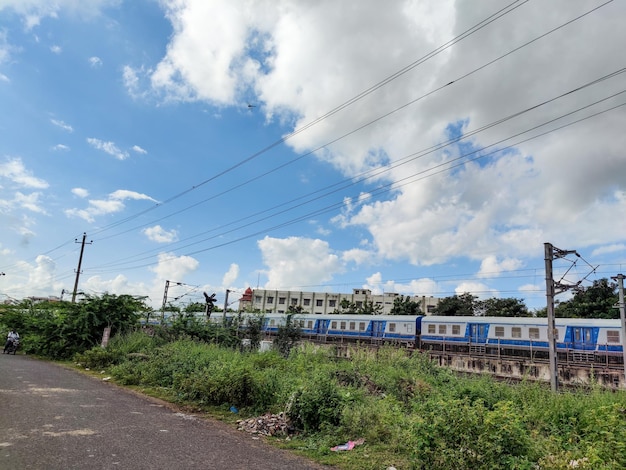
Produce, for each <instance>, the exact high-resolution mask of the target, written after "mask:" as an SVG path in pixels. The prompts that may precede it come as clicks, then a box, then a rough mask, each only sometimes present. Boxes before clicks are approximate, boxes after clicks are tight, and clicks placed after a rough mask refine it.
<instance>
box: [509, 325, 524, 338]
mask: <svg viewBox="0 0 626 470" xmlns="http://www.w3.org/2000/svg"><path fill="white" fill-rule="evenodd" d="M511 336H512V337H513V338H521V337H522V329H521V328H520V327H519V326H514V327H513V328H511Z"/></svg>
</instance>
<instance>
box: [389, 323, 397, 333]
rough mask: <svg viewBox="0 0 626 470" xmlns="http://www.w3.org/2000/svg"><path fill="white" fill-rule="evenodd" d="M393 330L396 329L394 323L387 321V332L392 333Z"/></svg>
mask: <svg viewBox="0 0 626 470" xmlns="http://www.w3.org/2000/svg"><path fill="white" fill-rule="evenodd" d="M394 331H396V324H395V323H389V332H390V333H393V332H394Z"/></svg>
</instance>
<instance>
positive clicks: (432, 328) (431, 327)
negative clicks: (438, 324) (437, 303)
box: [428, 325, 437, 335]
mask: <svg viewBox="0 0 626 470" xmlns="http://www.w3.org/2000/svg"><path fill="white" fill-rule="evenodd" d="M436 332H437V330H436V329H435V325H428V334H429V335H434V334H435V333H436Z"/></svg>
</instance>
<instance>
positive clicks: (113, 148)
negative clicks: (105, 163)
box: [87, 137, 130, 160]
mask: <svg viewBox="0 0 626 470" xmlns="http://www.w3.org/2000/svg"><path fill="white" fill-rule="evenodd" d="M87 143H89V145H91V146H92V147H93V148H95V149H98V150H102V151H103V152H105V153H108V154H109V155H111V156H113V157H115V158H117V159H118V160H126V159H127V158H128V157H129V156H130V155H129V154H128V152H126V151H123V150H120V149H119V148H118V147H117V145H115V143H113V142H106V141H104V140H100V139H95V138H93V137H89V138H87Z"/></svg>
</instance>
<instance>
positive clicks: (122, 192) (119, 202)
mask: <svg viewBox="0 0 626 470" xmlns="http://www.w3.org/2000/svg"><path fill="white" fill-rule="evenodd" d="M77 189H78V193H76V192H75V191H76V189H74V190H73V191H72V192H74V194H76V195H80V194H84V193H83V192H82V191H85V193H86V190H81V189H80V188H77ZM127 199H131V200H145V201H152V202H156V200H155V199H152V198H151V197H150V196H148V195H146V194H141V193H138V192H135V191H129V190H126V189H118V190H117V191H114V192H112V193H110V194H109V195H108V198H107V199H90V200H89V201H88V203H89V205H88V207H87V208H85V209H77V208H74V209H66V210H65V215H66V216H67V217H78V218H81V219H83V220H86V221H87V222H90V223H91V222H94V221H95V218H96V217H97V216H100V215H107V214H114V213H116V212H121V211H122V210H124V209H125V208H126V205H125V204H124V201H126V200H127Z"/></svg>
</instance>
